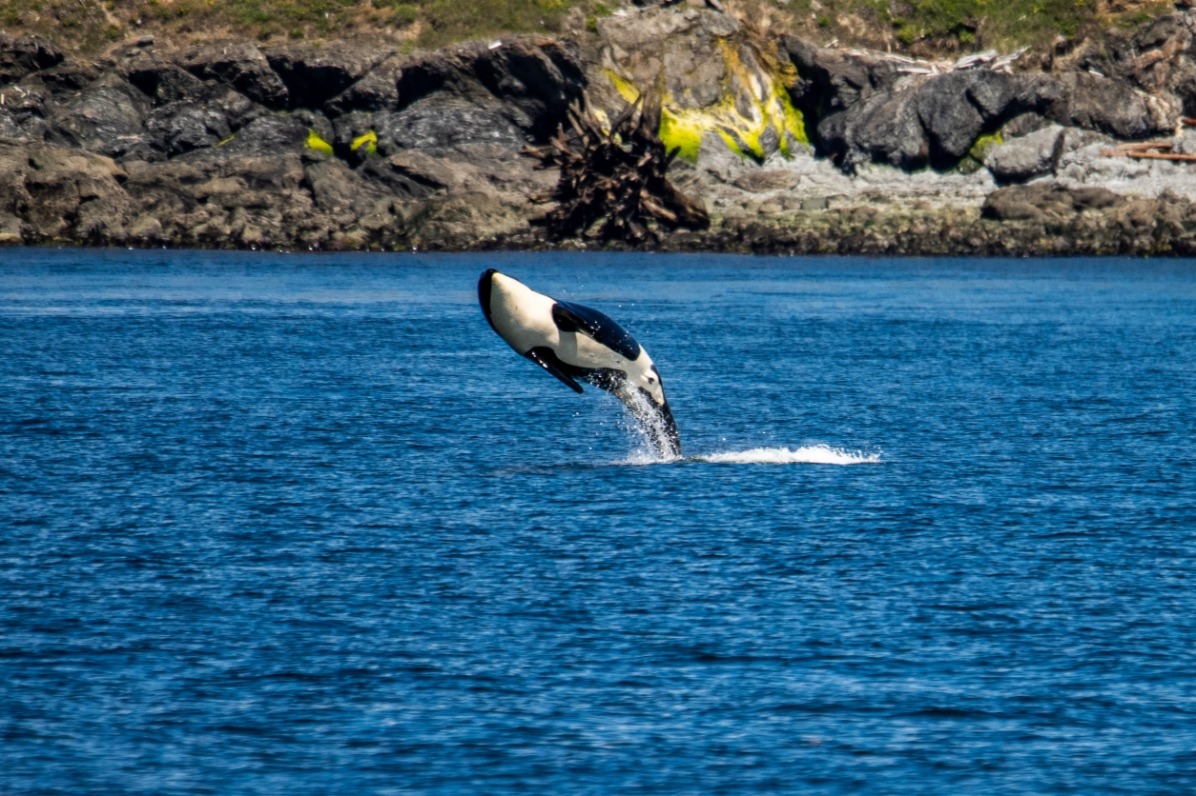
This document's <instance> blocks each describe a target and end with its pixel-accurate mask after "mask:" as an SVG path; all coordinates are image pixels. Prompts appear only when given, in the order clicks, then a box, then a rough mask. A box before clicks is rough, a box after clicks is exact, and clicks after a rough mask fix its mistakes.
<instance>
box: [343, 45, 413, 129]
mask: <svg viewBox="0 0 1196 796" xmlns="http://www.w3.org/2000/svg"><path fill="white" fill-rule="evenodd" d="M401 72H402V59H401V58H399V57H397V56H391V57H390V58H388V59H386V60H385V61H383V62H382V63H380V64H378V65H377V66H375V67H374V68H373V69H371V70H370V71H369V72H368V73H366V74H365V75H364V76H362V77H361V79H359V80H357V81H356V82H354V83H352V84H351V85H350V86H349V87H348V88H346V89H345V90H344V91H342V92H341V93H340V94H338V95H336V96H335V97H332V98H331V99H329V100H328V101H327V102H326V103H325V105H324V107H325V109H326V110H327V111H328V113H329V114H331V115H332V116H341V115H344V114H349V113H354V112H361V111H366V112H369V111H381V110H396V109H397V108H398V106H399V87H398V84H399V75H400V74H401Z"/></svg>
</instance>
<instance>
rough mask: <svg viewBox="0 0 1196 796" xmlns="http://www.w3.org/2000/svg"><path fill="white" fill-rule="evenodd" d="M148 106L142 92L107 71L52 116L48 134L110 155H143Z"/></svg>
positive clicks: (145, 153) (89, 149)
mask: <svg viewBox="0 0 1196 796" xmlns="http://www.w3.org/2000/svg"><path fill="white" fill-rule="evenodd" d="M149 110H150V103H149V101H148V100H147V99H146V97H145V95H144V94H142V93H141V92H140V91H138V90H137V89H136V88H134V87H133V86H132V85H130V84H129V83H127V82H125V81H124V80H123V79H122V78H121V77H120V76H119V75H117V74H115V73H108V74H106V75H104V76H103V77H102V78H100V79H99V80H97V81H95V82H94V83H92V84H91V85H90V86H88V87H87V88H86V89H84V90H83V91H82V92H81V93H80V94H79V95H78V96H77V97H75V98H74V99H73V100H72V101H71V102H69V103H68V104H66V105H65V106H63V107H61V108H59V109H58V110H57V111H56V112H55V113H54V114H53V116H51V118H50V119H49V120H48V121H49V133H48V138H49V139H50V140H51V141H52V142H54V143H59V144H63V145H66V146H72V147H78V148H80V149H84V150H87V151H90V152H99V153H101V154H104V155H108V156H109V157H113V158H120V157H124V156H127V155H135V156H141V157H145V156H148V152H147V151H146V150H148V149H149V139H148V137H147V136H146V134H145V127H144V125H145V118H146V116H147V115H148V113H149Z"/></svg>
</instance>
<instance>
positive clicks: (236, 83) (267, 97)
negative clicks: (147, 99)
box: [178, 41, 289, 110]
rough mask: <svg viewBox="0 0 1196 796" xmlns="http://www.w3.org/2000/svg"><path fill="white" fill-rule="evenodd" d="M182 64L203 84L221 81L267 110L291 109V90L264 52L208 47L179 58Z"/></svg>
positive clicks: (239, 46) (233, 45) (232, 45)
mask: <svg viewBox="0 0 1196 796" xmlns="http://www.w3.org/2000/svg"><path fill="white" fill-rule="evenodd" d="M178 62H179V64H180V65H181V66H182V67H183V68H184V69H186V70H187V71H188V72H190V73H191V74H193V75H195V76H196V77H198V78H200V79H202V80H219V81H220V82H222V83H224V84H225V85H228V86H230V87H232V88H234V89H236V90H237V91H239V92H240V93H242V94H244V95H245V96H246V97H248V98H249V99H251V100H253V101H254V102H257V103H259V104H261V105H265V106H266V107H267V108H272V109H276V110H282V109H285V108H287V107H288V105H289V99H288V93H287V87H286V85H284V84H283V82H282V79H281V78H279V76H278V75H277V74H275V73H274V70H272V69H271V68H270V62H269V61H268V60H266V56H265V55H263V54H262V51H261V50H259V49H258V48H257V47H255V46H253V45H252V44H250V43H248V42H242V41H234V42H224V43H213V44H204V45H201V46H199V47H197V48H195V49H192V50H188V51H186V52H184V53H182V54H181V55H180V56H179V61H178Z"/></svg>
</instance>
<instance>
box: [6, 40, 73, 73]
mask: <svg viewBox="0 0 1196 796" xmlns="http://www.w3.org/2000/svg"><path fill="white" fill-rule="evenodd" d="M62 61H63V55H62V53H61V52H59V51H58V49H57V48H55V47H54V45H52V44H50V43H49V42H47V41H44V40H42V39H40V38H37V37H36V36H24V37H21V38H15V37H13V36H10V35H8V34H7V33H2V32H0V86H3V85H6V84H8V83H15V82H17V81H18V80H20V79H21V78H23V77H25V76H26V75H28V74H31V73H33V72H37V71H40V70H42V69H49V68H51V67H53V66H57V65H58V64H60V63H62Z"/></svg>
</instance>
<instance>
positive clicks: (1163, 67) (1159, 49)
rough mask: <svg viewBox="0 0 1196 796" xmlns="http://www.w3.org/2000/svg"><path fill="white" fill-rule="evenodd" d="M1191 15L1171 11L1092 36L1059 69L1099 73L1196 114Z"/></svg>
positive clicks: (1061, 61) (1194, 41)
mask: <svg viewBox="0 0 1196 796" xmlns="http://www.w3.org/2000/svg"><path fill="white" fill-rule="evenodd" d="M1191 24H1192V23H1191V16H1190V15H1189V14H1182V13H1179V14H1169V15H1165V16H1162V17H1158V18H1156V19H1154V20H1151V21H1149V22H1147V23H1146V24H1144V25H1143V26H1141V27H1140V28H1138V29H1137V30H1136V31H1125V30H1120V29H1116V28H1113V29H1109V30H1106V31H1104V32H1103V33H1102V34H1101V35H1099V36H1093V37H1090V38H1089V39H1088V40H1087V41H1085V42H1084V44H1083V45H1082V46H1080V47H1079V48H1077V49H1076V50H1075V51H1074V52H1073V53H1071V54H1070V55H1069V56H1067V57H1065V58H1062V59H1059V60H1058V61H1057V62H1056V64H1055V68H1056V70H1057V71H1076V72H1096V73H1098V74H1101V75H1104V76H1106V77H1108V78H1111V79H1115V80H1118V81H1124V82H1126V83H1129V84H1130V85H1132V86H1135V87H1137V88H1139V89H1142V90H1143V91H1146V92H1148V93H1150V94H1154V95H1156V96H1159V97H1167V98H1171V99H1173V100H1174V102H1175V103H1176V104H1177V105H1178V106H1179V107H1180V108H1181V112H1182V113H1183V114H1184V115H1186V116H1196V39H1194V37H1193V32H1192V28H1191Z"/></svg>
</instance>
